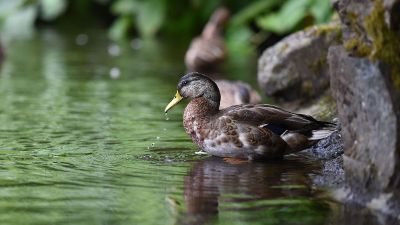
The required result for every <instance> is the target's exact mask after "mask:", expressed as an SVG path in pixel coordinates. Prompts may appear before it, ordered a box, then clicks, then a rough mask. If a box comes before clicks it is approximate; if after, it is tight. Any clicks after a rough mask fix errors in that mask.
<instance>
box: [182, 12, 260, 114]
mask: <svg viewBox="0 0 400 225" xmlns="http://www.w3.org/2000/svg"><path fill="white" fill-rule="evenodd" d="M229 16H230V12H229V10H228V9H227V8H225V7H220V8H218V9H216V10H215V11H214V13H213V14H212V16H211V18H210V20H209V21H208V22H207V24H206V26H205V27H204V29H203V32H202V34H201V35H200V36H198V37H196V38H194V39H193V40H192V41H191V44H190V46H189V48H188V50H187V51H186V54H185V60H184V61H185V65H186V69H187V72H200V73H207V74H208V75H211V76H212V79H213V80H214V81H215V83H216V84H217V86H218V88H219V90H220V93H221V104H220V108H221V109H222V108H226V107H229V106H232V105H239V104H244V103H251V104H257V103H260V102H261V96H260V95H259V94H258V92H257V91H256V90H254V89H253V88H252V87H251V86H250V85H249V84H247V83H245V82H243V81H235V80H227V79H222V78H221V77H222V76H221V73H220V71H219V66H220V65H221V63H223V62H224V61H225V59H226V58H227V55H228V54H227V48H226V46H225V41H224V38H223V28H224V26H225V24H226V23H227V22H228V20H229Z"/></svg>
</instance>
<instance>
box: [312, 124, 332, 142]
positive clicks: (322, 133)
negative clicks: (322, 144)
mask: <svg viewBox="0 0 400 225" xmlns="http://www.w3.org/2000/svg"><path fill="white" fill-rule="evenodd" d="M335 131H336V127H335V126H334V124H332V123H329V124H327V126H324V127H322V128H321V129H318V130H312V131H311V137H309V138H308V140H310V141H318V140H321V139H324V138H327V137H329V136H330V135H331V134H332V133H333V132H335Z"/></svg>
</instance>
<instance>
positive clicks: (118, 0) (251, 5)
mask: <svg viewBox="0 0 400 225" xmlns="http://www.w3.org/2000/svg"><path fill="white" fill-rule="evenodd" d="M94 5H97V6H101V7H103V8H104V9H105V10H106V11H107V10H108V11H109V13H110V15H109V18H113V22H112V24H111V25H110V28H109V37H110V38H111V39H114V40H115V39H122V38H125V37H128V36H129V35H130V34H131V33H132V32H135V33H137V34H139V35H140V36H141V37H143V38H152V37H154V36H156V35H157V34H167V35H170V36H174V37H178V36H186V37H192V36H194V35H196V34H198V33H200V30H201V28H202V27H203V26H204V24H205V23H206V21H207V20H208V18H209V17H210V15H211V14H212V12H213V11H214V10H215V8H217V7H218V6H221V5H225V6H226V7H228V8H229V9H230V10H231V12H232V17H231V21H230V23H229V24H228V28H227V40H228V45H230V46H235V45H236V44H237V43H239V45H240V43H249V42H250V41H249V40H250V39H251V38H253V36H254V30H259V31H261V33H264V34H263V35H259V34H257V35H258V39H260V37H264V38H265V37H267V36H268V34H269V33H276V34H278V35H284V34H287V33H290V32H293V31H295V30H297V29H300V28H302V27H304V26H307V25H310V24H313V23H324V22H327V21H329V20H330V18H331V14H332V10H331V5H330V0H249V1H228V0H183V1H182V0H79V1H77V0H75V1H74V0H13V1H10V0H0V26H1V27H0V29H1V33H2V34H3V35H4V34H6V35H9V34H10V35H9V36H24V35H21V34H24V33H30V32H31V31H32V30H33V27H34V23H35V21H36V20H38V19H39V20H44V21H46V22H52V21H55V20H56V19H58V18H60V17H63V16H64V15H66V12H67V11H68V12H69V15H68V16H71V17H73V16H74V15H71V12H73V13H79V14H81V15H83V16H86V17H88V18H89V17H91V16H94V17H96V16H98V15H96V14H95V12H94V13H93V12H92V11H91V10H92V9H93V6H94ZM67 9H70V10H67ZM99 15H100V14H99ZM112 15H114V16H115V17H111V16H112ZM101 16H103V15H101ZM97 19H103V18H100V17H98V18H97ZM254 28H256V29H254ZM257 32H258V31H257ZM253 39H254V38H253ZM261 39H262V38H261ZM261 41H262V40H261ZM229 43H231V44H229ZM235 43H236V44H235ZM242 45H243V44H242ZM236 48H237V49H240V48H241V47H240V46H237V47H236Z"/></svg>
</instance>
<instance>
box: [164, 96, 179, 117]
mask: <svg viewBox="0 0 400 225" xmlns="http://www.w3.org/2000/svg"><path fill="white" fill-rule="evenodd" d="M182 99H183V97H182V96H181V95H180V94H179V92H178V91H176V94H175V97H174V98H173V99H172V101H171V102H170V103H168V105H167V107H165V110H164V112H165V113H166V112H168V110H170V109H171V108H172V107H174V106H175V105H176V104H178V103H179V102H180V101H181V100H182Z"/></svg>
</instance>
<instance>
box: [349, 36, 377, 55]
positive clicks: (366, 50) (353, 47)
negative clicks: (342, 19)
mask: <svg viewBox="0 0 400 225" xmlns="http://www.w3.org/2000/svg"><path fill="white" fill-rule="evenodd" d="M343 46H344V48H345V49H346V51H348V52H353V53H355V54H356V55H357V56H360V57H366V56H369V55H370V54H371V51H372V48H371V46H369V45H368V44H366V43H365V42H363V41H362V40H361V38H359V37H354V38H351V39H348V40H346V41H345V42H344V43H343Z"/></svg>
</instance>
